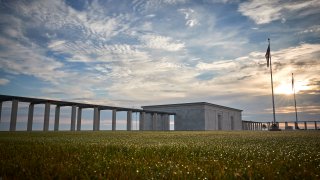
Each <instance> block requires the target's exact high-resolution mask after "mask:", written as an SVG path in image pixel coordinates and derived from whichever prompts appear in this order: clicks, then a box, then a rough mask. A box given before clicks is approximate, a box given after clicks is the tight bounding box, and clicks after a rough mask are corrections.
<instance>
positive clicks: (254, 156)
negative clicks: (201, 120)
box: [0, 131, 320, 179]
mask: <svg viewBox="0 0 320 180" xmlns="http://www.w3.org/2000/svg"><path fill="white" fill-rule="evenodd" d="M1 177H2V178H3V179H6V178H9V179H12V178H18V179H66V178H77V179H89V178H90V179H249V178H254V179H320V132H316V131H291V132H241V131H238V132H216V131H215V132H199V131H196V132H125V131H117V132H109V131H105V132H47V133H44V132H32V133H27V132H13V133H11V132H0V178H1Z"/></svg>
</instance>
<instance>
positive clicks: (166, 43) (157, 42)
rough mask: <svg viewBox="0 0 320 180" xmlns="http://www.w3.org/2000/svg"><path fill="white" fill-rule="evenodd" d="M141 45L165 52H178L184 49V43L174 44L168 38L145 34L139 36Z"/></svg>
mask: <svg viewBox="0 0 320 180" xmlns="http://www.w3.org/2000/svg"><path fill="white" fill-rule="evenodd" d="M140 39H141V41H142V43H143V44H144V45H145V46H146V47H147V48H151V49H161V50H167V51H179V50H182V49H183V48H184V46H185V45H184V43H181V42H175V41H174V40H172V39H171V38H170V37H164V36H159V35H152V34H147V35H143V36H141V38H140Z"/></svg>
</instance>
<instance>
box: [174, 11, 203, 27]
mask: <svg viewBox="0 0 320 180" xmlns="http://www.w3.org/2000/svg"><path fill="white" fill-rule="evenodd" d="M179 12H181V13H183V14H184V18H185V20H186V26H189V27H193V26H196V25H198V24H199V22H198V20H197V18H196V12H195V11H194V10H193V9H191V8H189V9H179Z"/></svg>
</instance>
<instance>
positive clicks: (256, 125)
mask: <svg viewBox="0 0 320 180" xmlns="http://www.w3.org/2000/svg"><path fill="white" fill-rule="evenodd" d="M317 122H319V121H299V122H298V123H297V122H295V121H290V122H276V124H277V126H278V127H283V128H284V130H293V129H296V130H301V129H302V130H308V123H309V124H310V123H314V130H318V129H319V128H318V126H317ZM289 123H291V124H293V125H294V126H289ZM300 124H303V125H302V126H299V125H300ZM271 125H272V122H254V121H242V130H251V131H260V130H264V129H266V130H269V129H270V127H271ZM281 125H282V126H281ZM283 125H284V126H283Z"/></svg>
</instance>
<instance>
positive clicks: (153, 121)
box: [152, 113, 158, 131]
mask: <svg viewBox="0 0 320 180" xmlns="http://www.w3.org/2000/svg"><path fill="white" fill-rule="evenodd" d="M157 119H158V114H157V113H153V114H152V130H154V131H155V130H157Z"/></svg>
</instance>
